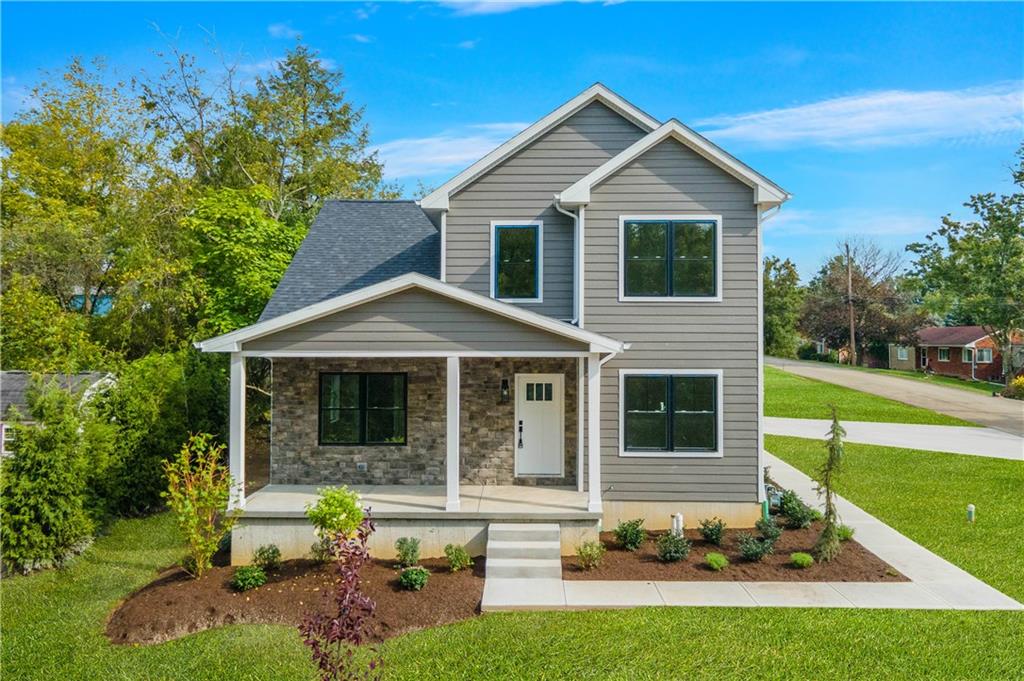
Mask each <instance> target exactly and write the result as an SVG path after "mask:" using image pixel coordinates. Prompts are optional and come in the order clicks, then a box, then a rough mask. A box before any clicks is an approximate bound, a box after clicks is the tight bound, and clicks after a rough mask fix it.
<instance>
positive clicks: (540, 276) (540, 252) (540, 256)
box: [489, 219, 544, 305]
mask: <svg viewBox="0 0 1024 681" xmlns="http://www.w3.org/2000/svg"><path fill="white" fill-rule="evenodd" d="M498 227H512V228H516V227H536V228H537V272H536V273H535V275H534V276H535V277H536V278H537V297H536V298H499V297H498V296H497V293H498V292H497V291H496V290H495V287H496V286H497V284H498V281H497V279H498V277H497V275H498V261H497V260H496V259H495V258H494V249H495V247H496V245H497V244H496V243H495V234H496V232H497V228H498ZM489 262H490V265H491V266H490V268H489V270H490V274H491V287H490V291H491V298H494V299H495V300H500V301H501V302H503V303H515V304H517V305H518V304H522V303H543V302H544V221H543V220H515V219H508V220H491V252H490V257H489Z"/></svg>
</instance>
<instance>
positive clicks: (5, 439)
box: [0, 423, 14, 456]
mask: <svg viewBox="0 0 1024 681" xmlns="http://www.w3.org/2000/svg"><path fill="white" fill-rule="evenodd" d="M11 442H14V430H13V429H12V428H11V425H10V424H8V423H0V456H7V455H8V454H10V453H11V450H10V448H9V447H8V446H7V445H8V443H11Z"/></svg>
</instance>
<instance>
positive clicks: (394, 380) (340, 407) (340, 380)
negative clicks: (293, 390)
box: [319, 373, 408, 445]
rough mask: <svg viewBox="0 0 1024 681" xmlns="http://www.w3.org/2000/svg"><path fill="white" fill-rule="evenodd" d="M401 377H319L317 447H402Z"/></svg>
mask: <svg viewBox="0 0 1024 681" xmlns="http://www.w3.org/2000/svg"><path fill="white" fill-rule="evenodd" d="M406 383H407V380H406V375H405V374H391V373H387V374H385V373H378V374H370V373H322V374H320V399H319V403H320V409H319V412H320V419H319V442H320V444H321V445H404V444H405V443H406V432H405V426H406V415H407V399H408V394H407V385H406Z"/></svg>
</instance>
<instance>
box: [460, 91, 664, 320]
mask: <svg viewBox="0 0 1024 681" xmlns="http://www.w3.org/2000/svg"><path fill="white" fill-rule="evenodd" d="M643 134H644V133H643V131H642V130H640V128H638V127H636V126H635V125H633V124H632V123H630V122H629V121H627V120H625V119H624V118H622V117H621V116H619V115H618V114H616V113H614V112H613V111H611V110H610V109H608V108H607V107H605V106H604V105H603V104H600V103H597V102H595V103H593V104H590V105H589V106H587V107H585V108H583V109H581V110H580V111H579V112H577V113H576V114H574V115H573V116H572V117H570V118H569V119H567V120H566V121H565V122H564V123H562V124H561V125H559V126H557V127H556V128H554V129H553V130H551V131H550V132H548V133H547V134H545V135H544V136H542V137H541V138H539V139H538V140H537V141H535V142H534V143H533V144H531V145H529V146H528V147H526V148H524V149H523V150H521V151H520V152H518V153H517V154H515V155H514V156H512V157H511V158H509V159H508V160H506V161H505V162H504V163H502V164H501V165H500V166H499V167H497V168H495V169H494V170H492V171H490V172H489V173H487V174H486V175H483V176H482V177H480V178H479V179H478V180H476V181H475V182H473V183H471V184H470V185H468V186H467V187H466V188H465V189H463V190H461V191H459V192H458V193H457V194H455V195H454V196H453V197H452V198H451V201H450V210H449V211H448V217H447V237H446V239H447V263H446V267H447V281H448V282H449V283H451V284H454V285H456V286H462V287H464V288H467V289H470V290H472V291H476V292H477V293H481V294H483V295H490V276H491V274H490V273H491V262H490V225H491V220H505V219H510V218H511V219H518V220H543V221H544V287H543V288H544V301H543V302H542V303H524V304H523V307H526V308H529V309H531V310H533V311H535V312H540V313H542V314H546V315H550V316H552V317H555V318H558V319H570V318H571V317H572V316H573V310H572V287H573V281H572V279H573V260H574V257H573V231H572V220H571V219H569V218H568V217H566V216H564V215H562V214H561V213H559V212H558V211H557V210H555V208H554V206H553V196H554V194H555V193H556V192H560V191H562V190H563V189H565V188H566V187H568V186H569V185H570V184H572V183H573V182H575V181H576V180H578V179H580V178H581V177H583V176H584V175H586V174H587V173H589V172H590V171H591V170H593V169H594V168H596V167H597V166H599V165H601V164H602V163H604V162H605V161H607V160H608V159H609V158H611V157H612V156H613V155H615V154H617V153H618V152H620V151H622V150H623V149H625V148H626V147H628V146H629V145H630V144H632V143H633V142H635V141H637V140H638V139H640V137H642V136H643Z"/></svg>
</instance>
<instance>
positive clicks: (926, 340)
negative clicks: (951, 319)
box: [917, 326, 988, 346]
mask: <svg viewBox="0 0 1024 681" xmlns="http://www.w3.org/2000/svg"><path fill="white" fill-rule="evenodd" d="M987 335H988V334H987V333H985V329H983V328H981V327H980V326H930V327H928V328H925V329H921V330H920V331H918V332H917V341H918V343H920V344H921V345H953V346H957V345H967V344H968V343H973V342H974V341H976V340H979V339H981V338H984V337H985V336H987Z"/></svg>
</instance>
